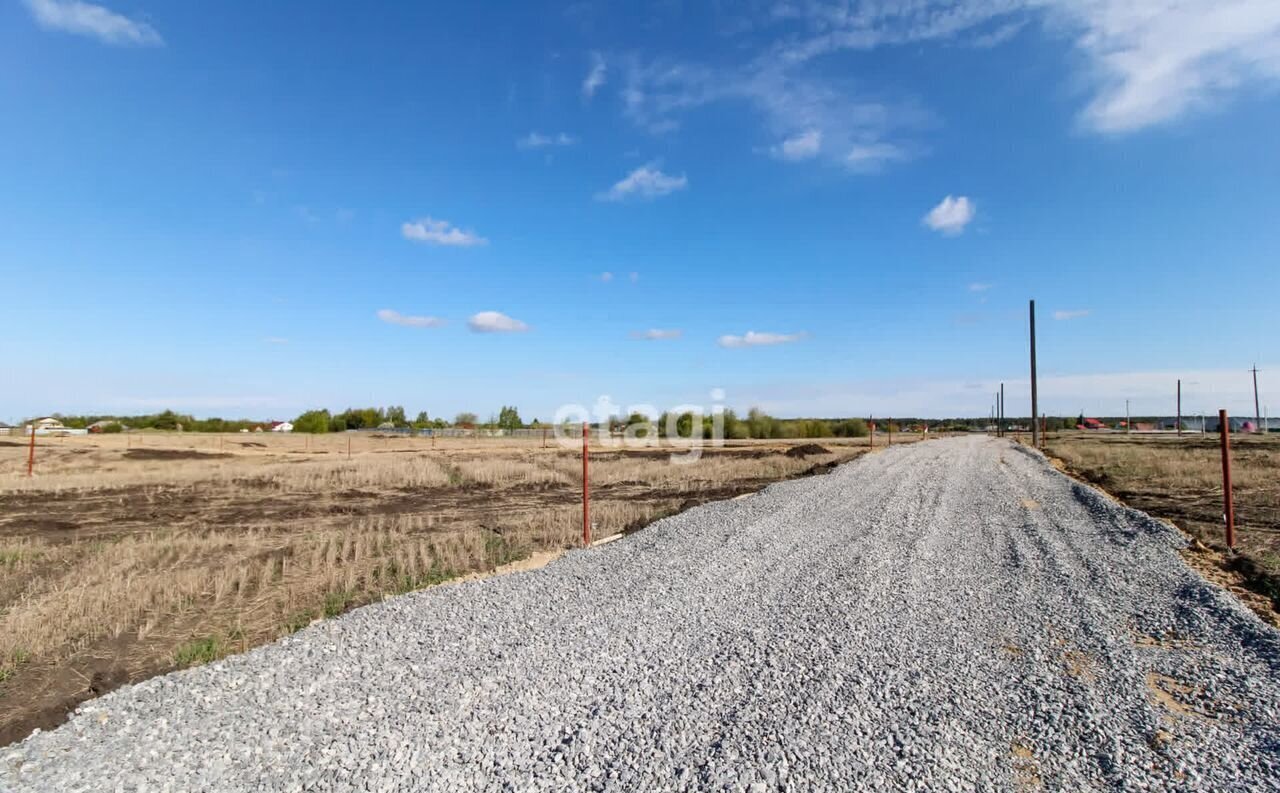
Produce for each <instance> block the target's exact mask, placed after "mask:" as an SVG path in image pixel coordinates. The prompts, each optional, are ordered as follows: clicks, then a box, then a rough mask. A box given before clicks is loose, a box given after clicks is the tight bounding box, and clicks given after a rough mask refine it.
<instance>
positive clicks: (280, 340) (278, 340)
mask: <svg viewBox="0 0 1280 793" xmlns="http://www.w3.org/2000/svg"><path fill="white" fill-rule="evenodd" d="M262 341H263V342H264V343H266V344H288V343H289V340H288V339H286V338H285V337H283V336H267V337H266V338H264V339H263V340H262Z"/></svg>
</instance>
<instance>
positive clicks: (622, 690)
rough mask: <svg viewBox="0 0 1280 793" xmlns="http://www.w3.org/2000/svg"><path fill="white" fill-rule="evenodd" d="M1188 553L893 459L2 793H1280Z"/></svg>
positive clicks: (695, 517) (478, 597)
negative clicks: (694, 792)
mask: <svg viewBox="0 0 1280 793" xmlns="http://www.w3.org/2000/svg"><path fill="white" fill-rule="evenodd" d="M1183 542H1184V540H1183V539H1182V537H1181V535H1179V534H1178V533H1177V532H1175V531H1174V530H1172V529H1171V528H1169V527H1167V526H1165V525H1164V524H1162V523H1159V522H1158V521H1155V520H1153V519H1151V518H1149V517H1147V516H1145V515H1143V514H1142V513H1139V512H1135V511H1133V510H1129V509H1126V508H1124V507H1122V506H1120V505H1117V504H1116V503H1114V502H1112V501H1110V500H1108V499H1106V498H1105V497H1103V496H1101V495H1100V494H1099V493H1097V491H1094V490H1092V489H1090V488H1087V487H1085V486H1082V485H1080V484H1078V483H1075V482H1073V481H1072V480H1070V479H1068V478H1067V477H1065V476H1063V475H1061V474H1059V473H1058V472H1056V471H1054V470H1053V469H1052V467H1051V466H1049V465H1048V464H1047V463H1046V462H1045V460H1044V458H1043V457H1041V456H1040V455H1038V454H1036V453H1035V452H1031V451H1027V450H1025V449H1022V448H1020V447H1015V446H1014V445H1012V444H1009V443H1007V442H1004V441H1000V440H996V439H991V438H985V437H975V438H960V439H953V440H945V441H930V442H926V443H919V444H913V445H911V446H899V447H893V448H891V449H888V450H885V451H882V452H879V453H877V454H874V455H869V456H866V457H863V458H861V459H859V460H857V461H856V462H853V463H850V464H848V465H845V466H842V467H840V468H838V469H836V470H835V471H833V472H832V473H831V474H829V475H826V476H820V477H814V478H810V479H805V480H799V481H793V482H786V483H781V484H777V485H773V486H771V487H769V488H767V489H766V490H765V491H763V492H761V493H759V494H756V495H754V496H751V497H748V498H744V499H740V500H735V501H728V502H719V503H715V504H709V505H706V506H703V507H699V508H695V509H693V510H689V511H687V512H685V513H682V514H680V515H677V516H675V517H672V518H668V519H666V520H663V521H659V522H658V523H656V524H654V525H653V526H651V527H650V528H648V529H646V530H644V531H642V532H639V533H637V534H635V535H632V536H630V537H627V538H625V539H623V540H621V541H619V542H615V543H612V544H610V545H608V546H605V547H603V548H600V549H595V550H591V551H575V552H572V553H570V554H567V555H566V556H565V557H564V558H562V559H560V560H559V561H557V562H555V563H553V564H551V565H549V566H548V567H546V568H543V569H541V570H536V571H531V572H527V573H518V574H514V575H509V576H504V577H499V578H492V579H488V580H484V581H477V582H472V583H466V584H457V585H446V586H441V587H436V588H434V589H431V590H427V591H423V592H419V593H414V594H410V595H405V596H403V597H398V598H395V599H392V600H388V601H385V602H383V603H379V604H376V605H373V606H368V607H366V608H362V609H358V610H356V611H354V612H352V613H350V614H347V615H345V616H343V617H340V618H337V619H333V620H328V621H325V622H322V623H318V624H316V625H314V626H312V627H310V628H307V629H304V630H303V631H300V632H298V633H297V634H294V635H292V636H290V637H289V638H286V639H283V640H281V641H279V642H277V643H275V644H272V645H269V646H266V647H262V648H259V649H257V650H253V651H251V652H248V653H245V654H244V655H241V656H236V657H232V658H228V659H225V660H223V661H219V662H216V663H213V664H210V665H208V666H205V667H201V668H198V669H192V670H188V671H185V672H179V673H174V674H171V675H166V676H163V677H159V678H155V679H152V680H149V681H146V682H144V683H141V684H138V685H134V686H129V687H126V688H123V689H120V690H118V691H116V692H114V693H112V694H109V695H107V696H104V697H101V698H99V699H97V700H93V701H91V702H88V703H85V704H84V705H83V706H81V708H80V709H79V711H78V712H77V714H76V715H75V716H74V717H73V718H72V719H71V721H70V722H68V723H67V724H66V725H64V726H63V727H61V728H59V729H57V730H54V731H52V732H48V733H37V734H35V735H33V736H32V737H30V738H29V739H27V740H26V741H24V742H22V743H20V744H16V745H14V746H11V747H8V748H6V749H4V750H0V790H14V791H50V790H59V791H97V790H110V791H134V790H137V791H141V790H147V791H165V790H172V791H195V790H217V791H241V790H244V791H249V790H254V791H259V790H272V791H275V790H280V791H294V790H297V791H301V790H308V791H354V790H375V791H381V790H387V791H392V790H450V791H452V790H493V789H519V790H543V789H545V790H553V789H554V790H562V789H566V788H567V789H613V790H668V789H712V790H753V791H756V790H772V789H801V790H802V789H812V788H835V789H886V788H891V789H897V790H946V789H953V790H1036V789H1049V790H1054V789H1072V790H1080V789H1102V790H1107V789H1154V790H1164V789H1178V790H1188V789H1190V790H1222V789H1258V790H1264V789H1280V632H1277V631H1276V630H1274V629H1272V628H1270V627H1268V626H1266V625H1265V624H1263V623H1262V622H1261V621H1260V620H1259V619H1258V618H1257V617H1256V616H1255V615H1254V614H1252V613H1251V612H1249V611H1248V610H1247V609H1246V608H1244V607H1243V606H1242V605H1240V604H1239V603H1238V602H1237V601H1236V600H1235V599H1234V598H1233V597H1232V596H1231V595H1229V594H1228V593H1226V592H1224V591H1223V590H1221V589H1218V588H1217V587H1214V586H1213V585H1211V584H1208V583H1206V582H1205V581H1204V580H1203V579H1201V578H1200V577H1199V576H1197V575H1196V574H1195V573H1194V572H1192V571H1191V570H1189V569H1188V568H1187V567H1186V566H1185V565H1184V564H1183V562H1182V560H1181V559H1180V558H1179V556H1178V555H1177V553H1176V549H1177V548H1178V547H1180V546H1181V545H1182V544H1183Z"/></svg>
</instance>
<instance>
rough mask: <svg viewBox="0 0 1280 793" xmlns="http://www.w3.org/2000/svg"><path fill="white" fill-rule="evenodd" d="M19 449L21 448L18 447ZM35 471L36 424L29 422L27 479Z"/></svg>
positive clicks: (33, 474)
mask: <svg viewBox="0 0 1280 793" xmlns="http://www.w3.org/2000/svg"><path fill="white" fill-rule="evenodd" d="M19 448H21V447H19ZM35 470H36V424H35V422H34V421H33V422H31V447H30V448H29V449H28V450H27V478H28V479H30V478H31V477H33V476H35Z"/></svg>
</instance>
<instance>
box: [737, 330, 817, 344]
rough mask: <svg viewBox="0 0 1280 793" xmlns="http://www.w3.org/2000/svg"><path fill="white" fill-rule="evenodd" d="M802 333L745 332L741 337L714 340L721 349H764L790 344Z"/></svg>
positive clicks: (802, 335) (799, 338)
mask: <svg viewBox="0 0 1280 793" xmlns="http://www.w3.org/2000/svg"><path fill="white" fill-rule="evenodd" d="M805 335H806V334H804V333H756V332H755V331H754V330H749V331H747V332H746V333H745V334H744V335H742V336H733V335H725V336H721V337H720V338H719V339H716V344H719V345H720V346H721V347H729V348H734V347H765V346H769V345H772V344H791V343H793V342H797V341H800V340H801V339H803V338H804V337H805Z"/></svg>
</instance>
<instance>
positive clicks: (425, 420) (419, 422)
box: [413, 410, 431, 430]
mask: <svg viewBox="0 0 1280 793" xmlns="http://www.w3.org/2000/svg"><path fill="white" fill-rule="evenodd" d="M430 426H431V418H430V417H429V416H427V411H425V410H419V411H418V417H417V418H415V419H414V420H413V428H414V429H415V430H422V429H426V428H427V427H430Z"/></svg>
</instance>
